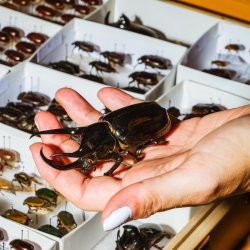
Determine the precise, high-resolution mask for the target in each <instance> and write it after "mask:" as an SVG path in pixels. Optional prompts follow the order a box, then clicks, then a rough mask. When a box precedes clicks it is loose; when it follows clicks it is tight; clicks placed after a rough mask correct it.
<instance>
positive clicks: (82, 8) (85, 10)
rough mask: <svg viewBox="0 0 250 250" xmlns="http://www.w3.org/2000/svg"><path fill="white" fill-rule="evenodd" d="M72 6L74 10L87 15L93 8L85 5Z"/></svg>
mask: <svg viewBox="0 0 250 250" xmlns="http://www.w3.org/2000/svg"><path fill="white" fill-rule="evenodd" d="M72 7H73V8H74V10H75V11H76V12H78V13H80V14H82V15H88V14H89V13H90V12H91V11H93V8H90V7H89V6H87V5H80V4H74V5H73V6H72Z"/></svg>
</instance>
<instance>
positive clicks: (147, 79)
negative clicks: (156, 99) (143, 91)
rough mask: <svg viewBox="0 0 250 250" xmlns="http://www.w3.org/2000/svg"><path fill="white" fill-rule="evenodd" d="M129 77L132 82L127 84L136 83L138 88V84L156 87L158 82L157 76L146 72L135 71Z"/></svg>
mask: <svg viewBox="0 0 250 250" xmlns="http://www.w3.org/2000/svg"><path fill="white" fill-rule="evenodd" d="M129 77H131V78H132V81H130V82H129V84H131V83H132V82H134V81H136V82H137V84H138V88H139V85H140V84H142V85H144V86H147V85H156V84H157V83H158V82H159V80H158V76H157V74H154V73H149V72H146V71H136V72H134V73H132V74H130V75H129Z"/></svg>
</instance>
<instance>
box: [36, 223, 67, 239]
mask: <svg viewBox="0 0 250 250" xmlns="http://www.w3.org/2000/svg"><path fill="white" fill-rule="evenodd" d="M38 230H39V231H42V232H44V233H47V234H51V235H54V236H56V237H59V238H62V237H63V233H62V232H61V230H60V229H58V228H56V227H53V226H52V225H48V224H47V225H43V226H41V227H39V228H38Z"/></svg>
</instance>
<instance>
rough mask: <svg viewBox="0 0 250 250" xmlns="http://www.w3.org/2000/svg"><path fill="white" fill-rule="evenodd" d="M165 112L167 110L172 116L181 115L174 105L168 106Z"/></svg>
mask: <svg viewBox="0 0 250 250" xmlns="http://www.w3.org/2000/svg"><path fill="white" fill-rule="evenodd" d="M167 112H168V113H169V114H171V115H172V116H174V117H178V116H180V115H181V112H180V110H179V109H178V108H176V107H169V108H168V109H167Z"/></svg>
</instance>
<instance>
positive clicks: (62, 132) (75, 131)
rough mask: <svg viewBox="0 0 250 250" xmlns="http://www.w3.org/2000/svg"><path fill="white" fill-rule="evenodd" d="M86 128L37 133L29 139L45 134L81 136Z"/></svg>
mask: <svg viewBox="0 0 250 250" xmlns="http://www.w3.org/2000/svg"><path fill="white" fill-rule="evenodd" d="M85 128H86V127H78V128H59V129H51V130H44V131H39V132H36V133H34V134H32V135H31V136H30V138H32V137H34V136H36V135H45V134H46V135H47V134H69V135H77V134H82V133H83V132H84V130H85Z"/></svg>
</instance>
